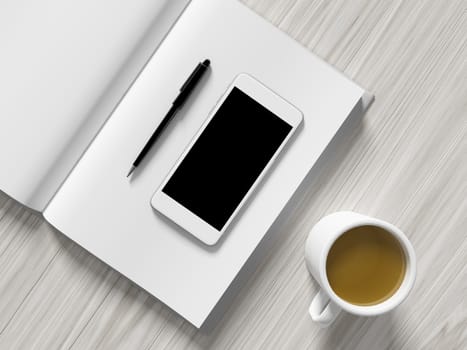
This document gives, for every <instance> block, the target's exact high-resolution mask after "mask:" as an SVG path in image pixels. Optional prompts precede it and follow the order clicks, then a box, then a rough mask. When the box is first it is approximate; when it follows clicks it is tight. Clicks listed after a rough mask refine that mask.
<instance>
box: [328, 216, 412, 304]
mask: <svg viewBox="0 0 467 350" xmlns="http://www.w3.org/2000/svg"><path fill="white" fill-rule="evenodd" d="M405 269H406V262H405V254H404V251H403V249H402V247H401V245H400V243H399V241H398V240H397V238H395V237H394V236H393V235H392V234H391V233H389V232H388V231H386V230H385V229H383V228H381V227H377V226H369V225H367V226H360V227H356V228H353V229H350V230H348V231H347V232H344V233H343V234H342V235H341V236H340V237H339V238H338V239H337V240H336V241H335V242H334V243H333V245H332V246H331V249H330V250H329V253H328V256H327V259H326V274H327V277H328V280H329V284H330V285H331V288H332V290H333V291H334V293H336V294H337V295H338V296H339V297H340V298H342V299H344V300H345V301H347V302H349V303H352V304H355V305H375V304H379V303H381V302H383V301H384V300H387V299H388V298H390V297H391V296H392V295H393V294H394V293H395V292H396V291H397V290H398V289H399V287H400V285H401V283H402V281H403V280H404V275H405Z"/></svg>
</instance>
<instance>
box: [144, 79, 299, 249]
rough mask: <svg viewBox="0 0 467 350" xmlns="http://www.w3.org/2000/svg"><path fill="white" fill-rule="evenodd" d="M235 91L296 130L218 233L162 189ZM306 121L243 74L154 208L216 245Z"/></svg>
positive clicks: (155, 199)
mask: <svg viewBox="0 0 467 350" xmlns="http://www.w3.org/2000/svg"><path fill="white" fill-rule="evenodd" d="M234 87H237V88H239V89H240V90H241V91H243V92H244V93H246V94H247V95H248V96H250V97H252V98H253V99H255V100H256V101H257V102H258V103H260V104H261V105H263V106H264V107H265V108H267V109H269V110H270V111H271V112H273V113H274V114H276V115H277V116H278V117H279V118H281V119H283V120H284V121H286V122H287V123H288V124H290V125H291V126H292V130H291V131H290V132H289V134H288V135H287V137H286V138H285V139H284V141H283V142H282V144H281V145H280V146H279V148H278V149H277V151H276V152H275V153H274V155H273V156H272V157H271V159H270V160H269V162H268V164H267V165H266V166H265V167H264V169H263V171H262V172H261V174H260V175H259V176H258V178H257V179H256V181H255V182H254V183H253V185H252V186H251V187H250V189H249V191H248V192H247V193H246V195H245V196H244V197H243V199H242V201H241V202H240V204H239V205H238V206H237V208H236V209H235V210H234V212H233V213H232V215H231V216H230V218H229V220H228V221H227V222H226V223H225V225H224V227H223V228H222V230H220V231H219V230H217V229H215V228H214V227H213V226H211V225H210V224H208V223H207V222H205V221H204V220H202V219H201V218H200V217H198V216H196V215H195V214H194V213H193V212H191V211H189V210H188V209H187V208H185V207H184V206H182V205H181V204H180V203H178V202H177V201H175V200H174V199H172V198H171V197H169V196H168V195H167V194H165V193H164V192H162V189H163V188H164V186H165V185H166V183H167V182H168V181H169V179H170V178H171V177H172V175H173V173H174V172H175V171H176V169H177V168H178V166H179V165H180V163H181V162H182V161H183V159H184V158H185V156H186V154H187V153H188V152H189V151H190V149H191V147H192V146H193V145H194V143H195V142H196V141H197V140H198V137H199V136H200V135H201V134H202V133H203V131H204V129H205V128H206V126H207V125H208V124H209V122H210V121H211V119H212V118H213V116H214V115H215V114H216V112H217V110H218V109H219V107H220V106H221V105H222V104H223V103H224V100H225V99H226V98H227V96H229V94H230V92H231V91H232V89H233V88H234ZM302 120H303V115H302V112H301V111H300V110H298V109H297V108H296V107H295V106H293V105H292V104H290V103H289V102H287V101H286V100H284V99H283V98H282V97H280V96H279V95H277V94H276V93H274V92H273V91H271V90H270V89H268V88H267V87H266V86H264V85H263V84H261V83H260V82H259V81H257V80H256V79H254V78H253V77H251V76H250V75H248V74H245V73H242V74H239V75H238V76H237V77H236V78H235V79H234V81H233V82H232V83H231V84H230V86H229V87H228V88H227V90H226V92H225V93H224V94H223V95H222V97H221V98H220V99H219V101H218V102H217V103H216V105H215V107H214V108H213V109H212V111H211V112H210V113H209V115H208V118H207V119H206V120H205V122H204V123H203V125H202V126H201V128H200V129H199V130H198V131H197V133H196V135H195V136H194V137H193V138H192V140H191V141H190V143H189V144H188V145H187V147H186V148H185V150H184V151H183V153H182V155H181V156H180V157H179V158H178V160H177V162H176V163H175V165H174V166H173V167H172V169H171V170H170V172H169V173H168V175H167V176H166V177H165V179H164V181H163V182H162V183H161V185H160V186H159V187H158V189H157V190H156V192H155V194H154V196H153V197H152V199H151V206H152V207H153V208H154V209H155V210H157V211H158V212H160V213H161V214H163V215H165V216H166V217H167V218H169V219H170V220H172V221H173V222H174V223H176V224H177V225H179V226H180V227H182V228H183V229H185V230H186V231H188V232H189V233H190V234H192V235H193V236H195V237H196V238H198V239H199V240H201V241H202V242H204V243H205V244H207V245H214V244H216V243H217V241H218V240H219V239H220V237H221V236H222V234H223V233H224V232H225V231H226V229H227V228H228V227H229V225H230V223H231V222H232V220H233V219H234V218H235V217H236V215H237V214H238V211H239V210H240V209H241V208H242V206H243V205H244V204H245V202H246V201H247V200H248V198H249V197H250V195H251V193H252V192H253V191H254V190H255V188H256V187H257V185H258V184H259V183H260V182H261V179H262V178H263V177H264V175H265V174H266V173H267V172H268V169H269V168H270V167H271V165H272V164H273V163H274V160H275V159H276V158H277V156H278V155H279V153H280V152H281V150H282V149H283V148H284V146H285V145H286V144H287V142H288V140H289V139H290V138H291V137H292V135H293V134H294V132H295V130H296V129H297V127H298V126H299V125H300V123H301V121H302Z"/></svg>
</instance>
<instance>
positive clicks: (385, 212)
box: [0, 0, 467, 350]
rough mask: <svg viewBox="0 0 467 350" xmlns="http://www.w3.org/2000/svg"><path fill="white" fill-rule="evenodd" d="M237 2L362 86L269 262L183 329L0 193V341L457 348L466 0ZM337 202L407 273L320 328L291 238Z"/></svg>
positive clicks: (466, 335)
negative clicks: (207, 322) (360, 219)
mask: <svg viewBox="0 0 467 350" xmlns="http://www.w3.org/2000/svg"><path fill="white" fill-rule="evenodd" d="M245 2H246V4H247V5H248V6H250V7H251V8H252V9H253V10H255V11H256V12H258V13H259V14H260V15H262V16H264V17H265V18H267V19H268V20H269V21H271V22H272V23H274V24H275V25H276V26H278V27H279V28H281V29H282V30H284V31H285V32H287V33H288V34H289V35H290V36H291V37H293V38H295V39H296V40H298V41H299V42H301V43H302V44H303V45H305V46H306V47H307V48H308V49H309V50H310V51H313V52H314V53H315V54H317V55H319V56H320V57H322V58H323V59H324V60H326V61H327V62H329V63H330V64H332V65H334V66H335V67H336V68H337V69H339V70H341V71H343V72H345V74H346V75H347V76H349V77H351V78H352V79H354V80H355V81H356V82H358V83H359V84H360V85H362V86H363V87H365V88H367V89H368V90H369V91H371V92H373V93H374V94H375V95H376V100H375V102H374V104H373V105H372V107H371V108H370V110H369V112H368V113H367V114H366V116H365V117H364V119H363V121H362V122H360V123H358V125H354V126H352V127H350V128H349V130H347V131H346V132H345V133H344V134H343V135H341V136H340V138H339V140H337V141H335V142H333V145H332V148H331V151H328V152H327V157H326V159H325V160H324V161H322V162H321V166H320V167H319V169H317V170H316V171H315V172H314V173H313V176H312V178H311V180H310V181H309V183H308V184H307V186H305V187H304V188H303V190H302V191H300V193H298V195H297V196H296V200H295V201H294V204H293V205H292V207H291V208H289V209H290V215H288V216H287V218H286V219H285V220H284V221H283V223H282V224H281V225H280V228H279V230H280V231H281V232H280V234H279V235H278V239H277V240H276V243H275V245H273V246H271V248H270V249H269V251H268V255H267V258H266V259H264V260H263V261H262V262H261V264H259V265H257V268H256V271H255V272H254V274H253V275H250V278H249V279H247V280H246V281H245V282H244V283H243V284H242V286H241V288H239V293H238V294H237V296H236V297H234V299H233V300H232V302H231V303H230V307H229V308H228V309H227V310H226V311H225V313H224V315H223V316H222V317H221V318H220V319H219V320H218V322H216V324H214V325H213V326H212V329H209V330H206V329H202V330H197V329H195V328H194V327H193V326H191V325H190V324H189V323H188V322H186V321H184V320H183V319H182V318H181V317H180V316H178V315H176V314H175V313H174V312H172V311H170V310H169V309H168V308H167V307H166V306H164V305H162V304H161V303H160V302H159V301H158V300H156V299H155V298H153V297H151V296H149V295H148V294H147V293H146V292H144V291H142V290H141V289H139V288H138V287H137V286H135V285H134V284H133V283H131V282H130V281H128V280H127V279H126V278H124V277H123V276H121V275H120V274H118V273H117V272H115V271H113V270H112V269H111V268H109V267H108V266H106V265H105V264H104V263H102V262H100V261H99V260H98V259H97V258H95V257H93V256H92V255H90V254H89V253H87V252H86V251H85V250H83V249H82V248H80V247H79V246H77V245H76V244H74V243H73V242H71V241H70V240H68V239H67V238H66V237H64V236H62V235H61V234H60V233H59V232H57V231H55V230H54V229H52V228H51V227H50V226H49V225H48V224H47V223H46V222H45V221H44V220H43V219H42V218H41V217H40V216H39V215H38V214H35V213H32V212H30V211H29V210H28V209H26V208H24V207H22V206H21V205H19V204H17V203H15V202H14V201H13V200H12V199H9V198H7V197H6V196H5V195H4V194H0V349H36V348H37V349H55V348H73V349H96V348H102V349H161V348H168V349H171V348H195V349H196V348H200V349H201V348H203V349H204V348H212V349H243V348H244V349H256V348H263V349H303V348H310V349H339V348H342V349H386V348H387V349H420V348H432V349H443V350H446V349H466V348H467V266H466V263H467V1H465V0H445V1H441V0H421V1H415V0H405V1H404V0H397V1H396V0H388V1H386V0H384V1H381V0H353V1H346V0H248V1H245ZM336 103H338V101H336ZM2 171H8V169H7V167H6V165H4V164H2ZM337 210H354V211H357V212H361V213H365V214H369V215H373V216H376V217H379V218H382V219H385V220H388V221H390V222H392V223H394V224H395V225H397V226H399V227H400V228H401V229H402V230H403V231H405V232H406V234H407V235H408V237H409V238H410V240H411V241H412V243H413V245H414V247H415V250H416V254H417V257H418V276H417V280H416V284H415V287H414V289H413V291H412V293H411V294H410V296H409V298H408V299H407V300H406V301H405V302H404V303H403V304H402V305H401V306H400V307H399V308H397V309H396V310H394V311H393V312H391V313H389V314H386V315H384V316H381V317H378V318H373V319H364V318H358V317H355V316H352V315H349V314H341V315H340V316H339V318H338V320H337V321H336V323H335V324H334V325H333V326H332V327H330V328H328V329H326V330H322V329H320V328H319V327H318V326H317V325H316V324H314V323H313V322H312V321H311V319H310V317H309V316H308V311H307V310H308V306H309V303H310V301H311V299H312V297H313V295H314V294H315V293H316V291H317V284H316V283H315V282H314V281H313V280H312V278H311V277H310V275H309V273H308V272H307V270H306V268H305V265H304V260H303V246H304V242H305V239H306V237H307V234H308V232H309V230H310V228H311V227H312V226H313V224H314V223H316V221H317V220H318V219H319V218H320V217H322V216H323V215H325V214H327V213H331V212H334V211H337Z"/></svg>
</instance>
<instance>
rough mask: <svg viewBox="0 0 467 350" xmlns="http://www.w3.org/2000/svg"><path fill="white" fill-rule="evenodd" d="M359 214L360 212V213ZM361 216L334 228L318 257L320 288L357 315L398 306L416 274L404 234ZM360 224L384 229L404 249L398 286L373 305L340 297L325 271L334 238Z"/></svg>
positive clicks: (369, 314)
mask: <svg viewBox="0 0 467 350" xmlns="http://www.w3.org/2000/svg"><path fill="white" fill-rule="evenodd" d="M360 215H361V214H360ZM361 216H362V218H359V219H357V220H355V221H354V222H352V223H349V224H347V225H344V226H342V227H341V228H340V229H339V230H336V232H335V233H334V237H333V238H332V239H330V240H328V242H326V245H325V248H324V249H323V250H322V252H321V257H320V261H319V263H320V269H319V274H320V277H321V281H322V288H324V289H325V290H326V293H328V295H329V297H330V299H331V300H332V301H333V302H335V303H336V304H337V305H339V306H340V307H341V308H342V309H344V310H345V311H347V312H349V313H351V314H355V315H359V316H376V315H380V314H383V313H386V312H388V311H391V310H392V309H394V308H395V307H396V306H398V305H399V304H400V303H402V301H404V299H405V298H406V297H407V295H408V294H409V292H410V290H411V289H412V287H413V285H414V282H415V275H416V262H415V251H414V249H413V247H412V244H411V243H410V241H409V239H408V238H407V237H406V236H405V234H404V233H403V232H402V231H401V230H400V229H398V228H397V227H396V226H394V225H392V224H390V223H388V222H385V221H383V220H379V219H376V218H372V217H368V216H364V215H361ZM362 226H375V227H379V228H382V229H384V230H385V231H387V232H388V233H390V234H391V235H393V236H394V237H395V238H396V239H397V240H398V242H399V244H400V246H401V247H402V250H403V251H404V255H405V258H406V267H405V275H404V279H403V281H402V283H401V284H400V286H399V288H397V290H396V291H395V292H394V293H393V294H392V295H391V296H390V297H389V298H387V299H385V300H383V301H382V302H380V303H377V304H373V305H356V304H352V303H350V302H348V301H346V300H345V299H342V298H341V297H340V296H338V295H337V294H336V293H335V292H334V290H333V289H332V287H331V285H330V283H329V280H328V276H327V273H326V262H327V258H328V254H329V251H330V250H331V247H332V245H333V244H334V242H336V240H337V239H338V238H339V237H340V236H342V235H343V234H344V233H346V232H348V231H349V230H351V229H354V228H357V227H362Z"/></svg>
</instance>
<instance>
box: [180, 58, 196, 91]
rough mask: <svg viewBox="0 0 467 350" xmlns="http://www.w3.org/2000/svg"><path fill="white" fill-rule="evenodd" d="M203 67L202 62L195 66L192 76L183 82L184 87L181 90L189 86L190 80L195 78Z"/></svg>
mask: <svg viewBox="0 0 467 350" xmlns="http://www.w3.org/2000/svg"><path fill="white" fill-rule="evenodd" d="M200 67H201V64H198V66H197V67H196V68H195V70H194V71H193V72H191V74H190V76H189V77H188V79H187V80H186V81H185V83H183V85H182V87H181V88H180V91H183V90H185V88H186V87H187V86H188V84H190V82H191V81H192V80H193V77H194V76H195V75H196V73H197V72H198V71H199V69H200Z"/></svg>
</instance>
